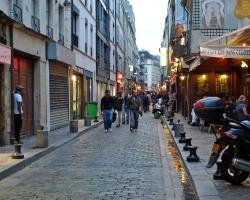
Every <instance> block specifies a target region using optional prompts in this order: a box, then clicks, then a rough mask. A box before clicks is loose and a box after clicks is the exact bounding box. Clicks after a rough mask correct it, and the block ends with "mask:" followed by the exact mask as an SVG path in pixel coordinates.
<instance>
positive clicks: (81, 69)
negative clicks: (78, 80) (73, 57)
mask: <svg viewBox="0 0 250 200" xmlns="http://www.w3.org/2000/svg"><path fill="white" fill-rule="evenodd" d="M73 70H74V71H75V72H77V73H79V74H83V68H80V67H77V66H73Z"/></svg>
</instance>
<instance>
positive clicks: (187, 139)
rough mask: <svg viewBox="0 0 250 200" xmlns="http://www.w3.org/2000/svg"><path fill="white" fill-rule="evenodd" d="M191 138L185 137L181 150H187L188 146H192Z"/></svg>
mask: <svg viewBox="0 0 250 200" xmlns="http://www.w3.org/2000/svg"><path fill="white" fill-rule="evenodd" d="M191 140H192V138H186V139H185V145H184V146H183V151H189V147H191V146H192V144H191Z"/></svg>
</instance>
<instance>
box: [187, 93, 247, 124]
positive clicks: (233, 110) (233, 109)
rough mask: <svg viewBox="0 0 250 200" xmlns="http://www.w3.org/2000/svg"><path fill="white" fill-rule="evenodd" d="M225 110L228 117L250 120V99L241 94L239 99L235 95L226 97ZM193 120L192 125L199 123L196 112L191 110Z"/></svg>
mask: <svg viewBox="0 0 250 200" xmlns="http://www.w3.org/2000/svg"><path fill="white" fill-rule="evenodd" d="M224 104H225V110H224V113H225V114H226V116H227V117H229V118H232V119H235V120H237V121H244V120H250V101H249V100H247V97H246V96H245V95H240V96H239V98H238V99H236V98H235V97H234V96H231V97H226V98H224ZM191 116H192V121H191V125H192V126H196V125H198V123H199V118H198V117H197V115H196V114H195V112H194V108H193V109H192V111H191Z"/></svg>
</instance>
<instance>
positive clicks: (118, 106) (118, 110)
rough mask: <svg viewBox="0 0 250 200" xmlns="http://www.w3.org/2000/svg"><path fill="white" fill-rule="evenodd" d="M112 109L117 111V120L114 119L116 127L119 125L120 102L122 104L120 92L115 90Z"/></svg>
mask: <svg viewBox="0 0 250 200" xmlns="http://www.w3.org/2000/svg"><path fill="white" fill-rule="evenodd" d="M114 104H115V106H114V110H115V111H116V112H117V120H116V127H117V128H118V127H120V126H121V114H122V104H123V97H122V93H121V92H117V95H116V97H115V102H114Z"/></svg>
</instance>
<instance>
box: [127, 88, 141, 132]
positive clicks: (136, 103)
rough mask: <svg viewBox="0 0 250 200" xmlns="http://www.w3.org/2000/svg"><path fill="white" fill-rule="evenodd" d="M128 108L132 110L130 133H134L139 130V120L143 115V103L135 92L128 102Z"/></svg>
mask: <svg viewBox="0 0 250 200" xmlns="http://www.w3.org/2000/svg"><path fill="white" fill-rule="evenodd" d="M128 107H129V109H130V131H131V132H132V131H136V130H137V128H138V118H139V113H141V101H140V99H139V97H138V96H137V94H136V93H135V92H133V94H132V97H130V98H129V100H128Z"/></svg>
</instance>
